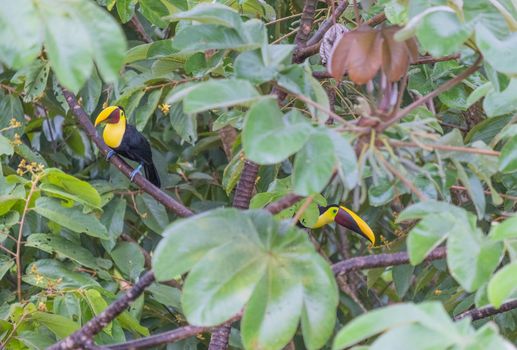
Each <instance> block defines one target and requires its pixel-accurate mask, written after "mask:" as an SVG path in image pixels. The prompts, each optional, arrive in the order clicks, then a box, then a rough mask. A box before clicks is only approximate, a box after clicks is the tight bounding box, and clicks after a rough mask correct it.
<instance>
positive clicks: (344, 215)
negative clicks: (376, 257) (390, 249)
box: [301, 204, 375, 245]
mask: <svg viewBox="0 0 517 350" xmlns="http://www.w3.org/2000/svg"><path fill="white" fill-rule="evenodd" d="M318 208H319V210H320V216H319V217H318V220H317V221H316V223H315V224H314V225H312V226H310V227H307V226H305V225H303V222H302V223H301V224H302V225H303V226H305V227H307V228H320V227H323V226H325V225H328V224H330V223H332V222H335V223H336V224H338V225H341V226H343V227H346V228H347V229H349V230H352V231H354V232H356V233H358V234H359V235H361V236H363V237H364V238H366V239H367V240H369V241H370V242H371V243H372V245H375V234H374V233H373V231H372V229H371V228H370V226H368V224H367V223H366V222H364V220H363V219H361V218H360V217H359V215H357V214H356V213H354V212H353V211H351V210H350V209H348V208H345V207H343V206H339V205H337V204H331V205H327V206H326V207H323V206H321V205H319V206H318Z"/></svg>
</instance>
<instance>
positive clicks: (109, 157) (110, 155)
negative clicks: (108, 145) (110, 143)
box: [106, 149, 116, 160]
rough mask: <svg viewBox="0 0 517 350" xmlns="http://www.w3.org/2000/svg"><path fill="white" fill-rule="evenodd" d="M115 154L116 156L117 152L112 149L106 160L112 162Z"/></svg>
mask: <svg viewBox="0 0 517 350" xmlns="http://www.w3.org/2000/svg"><path fill="white" fill-rule="evenodd" d="M115 154H116V152H115V151H114V150H112V149H110V151H109V152H108V154H106V160H110V159H111V158H112V157H113V156H114V155H115Z"/></svg>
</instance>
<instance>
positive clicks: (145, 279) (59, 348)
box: [48, 272, 154, 350]
mask: <svg viewBox="0 0 517 350" xmlns="http://www.w3.org/2000/svg"><path fill="white" fill-rule="evenodd" d="M153 282H154V274H153V273H152V272H146V273H145V274H144V275H142V277H141V278H140V279H139V280H138V282H136V283H135V284H134V285H133V287H131V289H129V290H128V291H127V293H126V294H124V295H123V296H121V297H120V298H119V299H117V300H116V301H115V302H114V303H112V304H110V305H109V306H108V307H107V308H106V309H105V310H104V311H103V312H101V313H100V314H99V315H97V316H95V317H94V318H92V319H91V320H90V321H88V323H86V324H85V325H84V326H83V327H82V328H81V329H79V330H78V331H76V332H75V333H73V334H71V335H70V336H68V337H66V338H65V339H63V340H61V341H60V342H58V343H56V344H54V345H52V346H51V347H49V348H48V349H49V350H67V349H78V348H82V346H83V344H85V343H88V340H91V338H92V337H93V336H94V335H95V334H97V333H99V332H100V331H101V330H102V329H103V328H104V327H106V325H107V324H108V323H110V322H111V321H113V320H114V319H115V317H117V316H118V315H120V314H121V313H122V312H124V310H125V309H126V308H127V307H128V306H129V304H130V303H131V302H133V301H135V300H136V298H138V297H139V296H140V295H141V294H142V293H143V292H144V290H145V289H146V288H147V287H149V286H150V285H151V283H153Z"/></svg>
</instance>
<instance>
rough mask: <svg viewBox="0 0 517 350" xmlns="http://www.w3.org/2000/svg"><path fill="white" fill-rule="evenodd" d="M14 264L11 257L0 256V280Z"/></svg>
mask: <svg viewBox="0 0 517 350" xmlns="http://www.w3.org/2000/svg"><path fill="white" fill-rule="evenodd" d="M13 265H14V260H13V259H7V258H5V257H0V281H1V280H2V278H4V276H5V274H6V273H7V271H9V269H10V268H11V267H13Z"/></svg>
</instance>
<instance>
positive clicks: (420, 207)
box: [397, 200, 467, 222]
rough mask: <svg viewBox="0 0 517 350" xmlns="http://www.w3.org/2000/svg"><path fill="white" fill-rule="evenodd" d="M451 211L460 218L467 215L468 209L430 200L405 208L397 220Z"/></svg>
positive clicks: (415, 218) (420, 217) (414, 218)
mask: <svg viewBox="0 0 517 350" xmlns="http://www.w3.org/2000/svg"><path fill="white" fill-rule="evenodd" d="M441 213H450V214H452V215H454V216H455V217H457V218H458V219H461V218H465V217H466V213H467V212H466V211H465V210H464V209H463V208H460V207H456V206H454V205H452V204H449V203H446V202H438V201H434V200H429V201H425V202H420V203H417V204H413V205H411V206H409V207H407V208H406V209H404V210H403V211H402V212H401V213H400V214H399V216H398V217H397V222H403V221H408V220H417V219H422V218H424V217H426V216H427V215H431V214H441Z"/></svg>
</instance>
